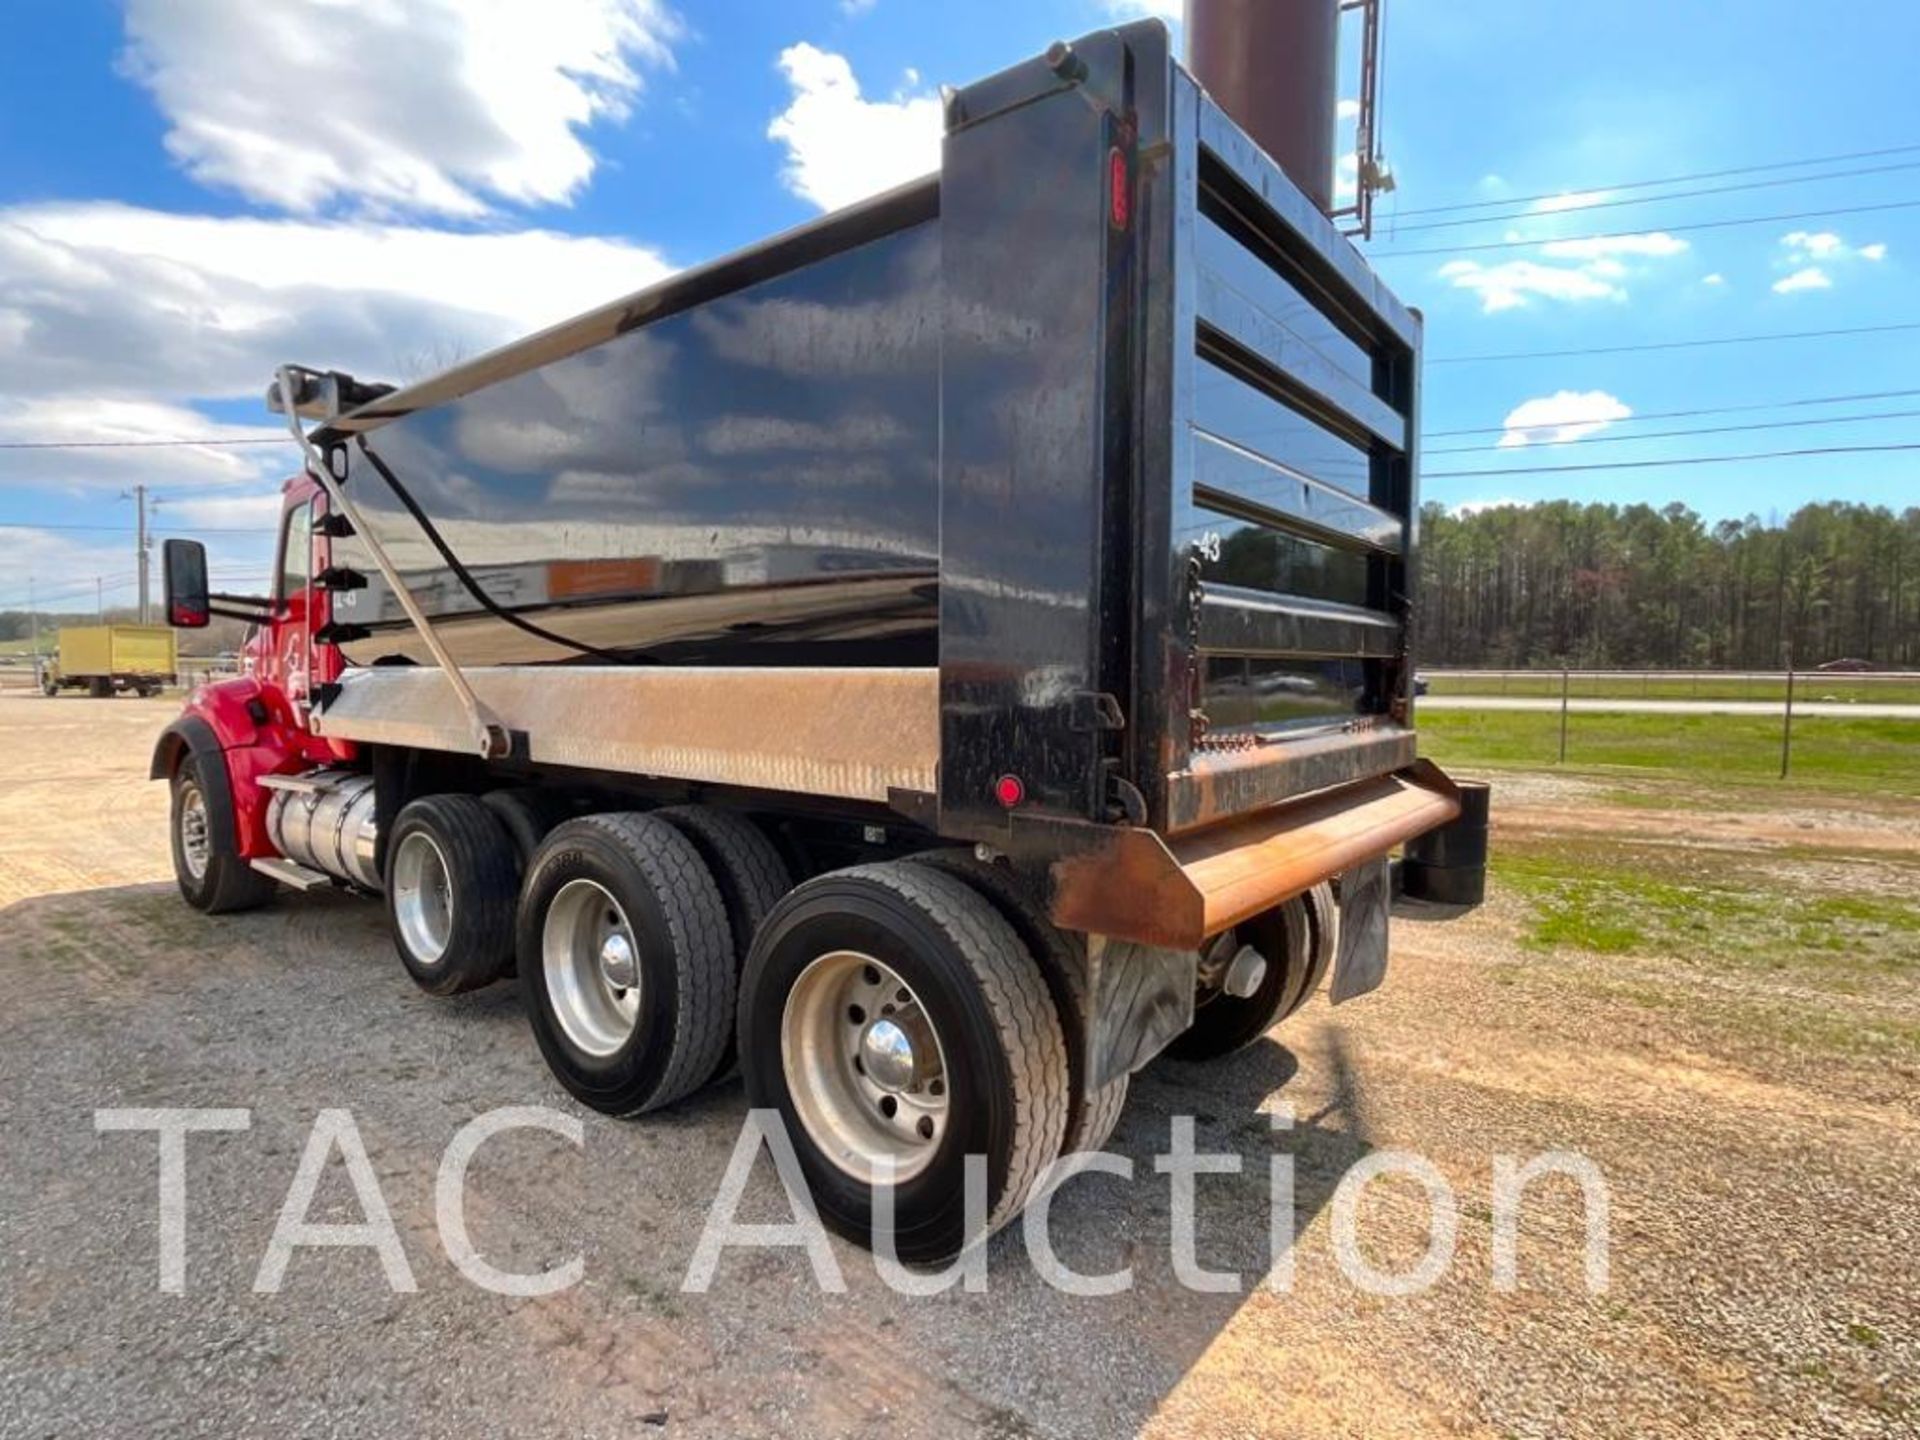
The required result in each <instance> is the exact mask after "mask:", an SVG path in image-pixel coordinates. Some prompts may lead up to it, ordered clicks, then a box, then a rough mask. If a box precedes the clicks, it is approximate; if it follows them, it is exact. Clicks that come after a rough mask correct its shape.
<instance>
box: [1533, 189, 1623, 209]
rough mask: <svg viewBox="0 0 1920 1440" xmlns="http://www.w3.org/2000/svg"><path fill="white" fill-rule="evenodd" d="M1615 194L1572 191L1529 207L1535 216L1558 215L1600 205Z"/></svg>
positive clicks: (1534, 203) (1553, 196)
mask: <svg viewBox="0 0 1920 1440" xmlns="http://www.w3.org/2000/svg"><path fill="white" fill-rule="evenodd" d="M1612 194H1613V192H1612V191H1611V190H1570V191H1568V192H1567V193H1565V194H1563V195H1549V196H1548V197H1547V198H1546V199H1544V200H1536V201H1534V202H1533V204H1532V205H1531V206H1530V207H1529V209H1530V210H1531V212H1532V213H1533V214H1535V215H1558V214H1561V213H1563V212H1564V211H1568V210H1585V209H1587V208H1588V207H1589V206H1593V205H1598V204H1599V203H1600V202H1601V201H1602V200H1605V199H1607V198H1608V197H1610V196H1611V195H1612Z"/></svg>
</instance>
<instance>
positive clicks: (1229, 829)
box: [1050, 760, 1460, 950]
mask: <svg viewBox="0 0 1920 1440" xmlns="http://www.w3.org/2000/svg"><path fill="white" fill-rule="evenodd" d="M1459 813H1460V799H1459V792H1458V791H1457V790H1456V789H1455V788H1454V784H1453V782H1452V781H1451V780H1449V779H1448V778H1447V777H1446V775H1445V774H1444V773H1443V772H1442V771H1441V770H1440V768H1439V767H1438V766H1436V765H1434V764H1433V763H1432V762H1431V761H1428V760H1416V761H1414V763H1413V764H1411V765H1409V766H1407V767H1406V768H1405V769H1402V770H1399V771H1396V772H1394V773H1393V774H1390V775H1379V776H1375V777H1373V778H1372V779H1367V780H1360V781H1356V782H1354V783H1351V784H1347V785H1341V786H1338V787H1336V788H1333V789H1329V790H1323V791H1320V792H1318V793H1317V794H1313V795H1308V796H1305V797H1303V798H1302V799H1299V800H1296V801H1293V802H1291V803H1288V804H1283V805H1276V806H1273V807H1271V808H1269V809H1265V810H1261V811H1257V812H1255V813H1253V814H1249V815H1243V816H1241V817H1239V818H1237V819H1233V820H1229V821H1227V822H1225V823H1223V824H1219V825H1213V826H1209V827H1207V828H1206V829H1202V830H1194V831H1190V832H1187V833H1183V834H1179V835H1175V836H1173V837H1171V838H1168V837H1165V836H1161V835H1159V834H1156V833H1155V832H1153V831H1151V830H1145V829H1129V828H1120V827H1104V826H1102V827H1094V826H1087V827H1084V832H1083V833H1082V834H1080V835H1079V836H1077V837H1076V840H1077V843H1073V844H1070V845H1067V846H1065V847H1064V851H1065V853H1063V854H1061V855H1060V857H1059V858H1057V859H1056V860H1054V862H1053V864H1052V867H1051V888H1050V909H1051V914H1052V917H1053V920H1054V923H1055V924H1057V925H1060V926H1062V927H1063V928H1066V929H1070V930H1084V931H1091V932H1093V933H1096V934H1101V935H1112V936H1118V937H1121V938H1124V939H1128V940H1136V941H1139V942H1141V943H1143V944H1149V945H1164V946H1168V947H1170V948H1174V949H1182V950H1190V949H1196V948H1198V947H1199V946H1200V945H1201V944H1202V943H1203V942H1204V941H1205V940H1206V939H1207V938H1208V937H1209V936H1212V935H1217V934H1219V933H1220V932H1221V931H1222V930H1225V929H1226V928H1227V927H1228V926H1230V925H1237V924H1238V923H1239V922H1240V921H1242V920H1246V919H1248V918H1250V917H1252V916H1254V915H1258V914H1259V913H1260V912H1261V911H1263V910H1268V909H1271V908H1272V907H1273V906H1275V905H1278V904H1279V903H1280V902H1281V901H1283V900H1288V899H1291V898H1292V897H1293V896H1295V895H1298V894H1301V893H1302V892H1303V891H1305V890H1308V889H1310V888H1311V887H1312V886H1314V885H1317V884H1318V883H1319V882H1320V881H1322V880H1327V879H1330V878H1332V877H1333V876H1335V875H1339V874H1341V873H1342V872H1344V871H1347V870H1350V869H1352V868H1353V867H1354V866H1355V865H1358V864H1360V863H1361V862H1363V861H1366V860H1372V859H1375V858H1377V857H1379V856H1381V855H1384V854H1385V853H1386V852H1387V851H1388V850H1390V849H1392V848H1393V847H1394V846H1395V845H1399V844H1401V843H1403V842H1405V841H1407V840H1410V839H1412V838H1413V837H1414V836H1416V835H1421V834H1424V833H1425V832H1427V831H1428V830H1431V829H1433V828H1434V827H1435V826H1436V825H1444V824H1446V823H1447V822H1448V821H1450V820H1452V819H1454V818H1455V817H1456V816H1457V815H1459ZM1075 828H1076V829H1081V828H1082V827H1075ZM1058 838H1064V837H1058Z"/></svg>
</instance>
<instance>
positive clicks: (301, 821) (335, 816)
mask: <svg viewBox="0 0 1920 1440" xmlns="http://www.w3.org/2000/svg"><path fill="white" fill-rule="evenodd" d="M283 785H285V786H286V788H282V786H275V787H274V790H273V799H272V800H271V801H269V802H268V805H267V836H268V838H269V839H271V840H272V841H273V845H274V848H275V849H276V850H278V851H279V852H280V853H281V854H282V855H284V856H286V857H287V858H288V859H289V860H293V861H296V862H298V863H299V864H301V865H305V866H306V867H307V868H308V869H310V870H319V871H321V872H323V873H324V874H327V875H332V876H333V877H335V878H336V879H339V880H346V881H349V882H351V883H353V884H355V885H358V886H360V887H361V888H362V889H364V890H376V891H377V890H379V889H380V886H381V882H380V868H379V865H378V863H377V862H376V859H375V856H376V855H377V854H378V845H379V838H380V832H379V829H378V826H377V824H376V822H375V819H374V811H373V777H372V776H371V775H355V774H351V773H348V772H346V771H341V770H314V771H310V772H309V773H307V774H305V775H302V776H298V777H293V779H292V781H291V783H288V782H285V781H283ZM294 787H297V788H294Z"/></svg>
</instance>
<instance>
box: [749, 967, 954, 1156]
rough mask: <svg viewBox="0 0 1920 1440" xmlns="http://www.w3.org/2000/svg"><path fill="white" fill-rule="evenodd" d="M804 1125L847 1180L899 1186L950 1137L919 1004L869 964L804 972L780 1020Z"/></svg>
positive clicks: (938, 1065)
mask: <svg viewBox="0 0 1920 1440" xmlns="http://www.w3.org/2000/svg"><path fill="white" fill-rule="evenodd" d="M780 1063H781V1065H782V1066H783V1067H784V1068H785V1070H786V1079H787V1092H788V1094H789V1095H791V1096H792V1097H793V1106H794V1109H795V1110H797V1111H798V1112H799V1115H800V1123H801V1124H802V1125H804V1126H806V1128H807V1133H808V1135H809V1136H811V1137H812V1139H813V1142H814V1144H815V1145H817V1146H818V1147H819V1149H820V1151H821V1152H822V1153H823V1154H824V1155H826V1156H827V1157H828V1158H829V1159H830V1160H832V1161H833V1163H834V1164H836V1165H838V1166H839V1167H840V1168H841V1169H842V1170H844V1171H846V1172H847V1174H849V1175H851V1176H853V1177H854V1179H856V1180H858V1181H860V1182H861V1183H863V1184H872V1183H873V1180H874V1177H875V1175H876V1173H877V1172H879V1171H880V1170H881V1168H882V1166H886V1165H890V1167H891V1174H892V1178H893V1179H894V1180H895V1182H900V1181H905V1180H910V1179H912V1178H913V1177H914V1176H915V1175H917V1174H919V1173H920V1172H921V1171H922V1170H924V1169H925V1168H926V1167H927V1164H928V1162H930V1161H931V1160H932V1159H933V1155H934V1152H935V1151H936V1150H937V1149H939V1146H940V1137H941V1136H942V1135H944V1134H945V1133H946V1128H947V1102H948V1098H949V1097H948V1093H947V1091H948V1078H947V1066H946V1055H945V1052H944V1051H943V1050H942V1049H941V1047H940V1037H939V1036H938V1035H937V1034H935V1033H934V1029H933V1024H932V1022H931V1021H930V1020H929V1019H928V1018H927V1014H926V1011H925V1009H924V1008H923V1007H922V1006H921V1004H920V1000H919V997H918V996H916V995H915V994H914V993H913V990H912V989H911V988H910V987H909V986H908V985H907V983H906V981H904V980H902V979H901V978H900V977H899V976H898V975H897V974H895V973H894V971H893V970H892V969H890V968H889V967H888V966H886V965H883V964H882V963H881V962H880V961H878V960H875V959H874V958H873V957H872V956H870V955H862V954H859V953H858V952H856V951H852V950H835V951H832V952H830V953H828V954H826V955H822V956H820V957H819V958H818V959H816V960H814V961H813V962H812V963H811V964H809V965H808V966H807V968H806V969H805V970H803V971H801V972H800V978H799V979H797V980H796V981H794V984H793V988H792V990H790V991H789V992H788V993H787V1003H786V1008H785V1010H784V1011H783V1012H782V1014H781V1019H780Z"/></svg>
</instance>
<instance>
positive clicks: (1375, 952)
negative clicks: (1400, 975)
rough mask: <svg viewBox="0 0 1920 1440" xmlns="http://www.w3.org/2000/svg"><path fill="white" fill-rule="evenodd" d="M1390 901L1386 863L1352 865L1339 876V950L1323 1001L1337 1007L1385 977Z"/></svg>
mask: <svg viewBox="0 0 1920 1440" xmlns="http://www.w3.org/2000/svg"><path fill="white" fill-rule="evenodd" d="M1392 899H1393V887H1392V885H1391V884H1389V883H1388V875H1387V860H1386V857H1385V856H1384V855H1383V856H1381V857H1380V858H1379V859H1377V860H1369V861H1367V862H1366V863H1365V864H1362V865H1356V866H1355V867H1354V868H1353V869H1351V870H1349V871H1347V873H1346V874H1344V875H1342V876H1341V877H1340V948H1339V949H1338V950H1337V951H1335V952H1334V957H1333V980H1332V983H1330V984H1329V985H1328V986H1327V999H1328V1000H1329V1001H1331V1002H1332V1003H1333V1004H1335V1005H1338V1004H1339V1003H1340V1002H1341V1001H1343V1000H1351V999H1353V998H1354V997H1355V996H1356V995H1365V994H1366V993H1367V992H1368V991H1369V990H1378V989H1379V988H1380V982H1381V981H1383V980H1385V979H1386V978H1387V908H1388V906H1389V904H1390V903H1391V902H1392Z"/></svg>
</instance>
